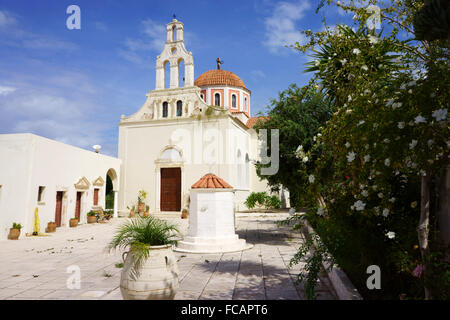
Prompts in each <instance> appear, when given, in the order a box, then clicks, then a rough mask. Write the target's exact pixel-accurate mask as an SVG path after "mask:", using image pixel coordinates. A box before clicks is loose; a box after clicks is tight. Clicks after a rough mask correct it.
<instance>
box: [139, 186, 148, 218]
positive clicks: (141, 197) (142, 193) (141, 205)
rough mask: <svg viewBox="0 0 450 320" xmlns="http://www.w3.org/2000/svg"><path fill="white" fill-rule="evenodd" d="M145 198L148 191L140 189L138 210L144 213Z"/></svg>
mask: <svg viewBox="0 0 450 320" xmlns="http://www.w3.org/2000/svg"><path fill="white" fill-rule="evenodd" d="M145 198H147V192H145V191H144V190H140V191H139V193H138V212H139V213H143V212H144V211H145V202H144V200H145Z"/></svg>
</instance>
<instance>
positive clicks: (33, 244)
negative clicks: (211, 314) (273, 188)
mask: <svg viewBox="0 0 450 320" xmlns="http://www.w3.org/2000/svg"><path fill="white" fill-rule="evenodd" d="M287 217H288V214H286V213H265V214H258V213H251V214H237V216H236V229H237V230H236V232H237V234H238V235H239V237H240V238H245V239H246V240H247V242H248V243H251V244H253V245H254V246H253V248H251V249H249V250H245V251H241V252H234V253H224V254H189V253H179V252H175V255H176V257H177V261H178V268H179V271H180V274H179V276H180V277H179V280H180V287H179V290H178V292H177V295H176V296H175V299H176V300H208V299H209V300H211V299H212V300H278V299H283V300H303V299H305V297H304V291H303V286H302V284H298V285H297V284H296V283H295V281H296V277H297V274H298V273H299V272H300V271H301V268H302V267H304V264H302V263H300V264H298V265H295V266H293V267H292V268H289V267H288V266H289V261H290V259H291V258H292V256H293V255H294V254H295V252H296V251H297V249H298V247H299V245H300V244H301V243H302V241H304V237H303V235H302V234H301V233H300V232H299V231H294V230H292V227H289V226H282V227H278V226H277V224H276V222H277V221H279V220H283V219H286V218H287ZM162 218H163V219H165V220H169V221H171V222H174V223H176V224H178V226H179V228H180V231H181V233H182V234H185V232H186V230H187V227H188V219H184V220H182V219H180V218H178V217H162ZM125 220H126V218H115V219H112V220H111V221H109V222H108V223H105V224H100V223H95V224H83V225H79V226H78V227H76V228H67V229H63V228H60V229H58V230H57V232H56V233H52V234H51V235H49V236H45V237H24V238H23V239H21V240H19V241H11V240H8V241H0V252H1V257H2V262H3V263H2V264H1V265H0V299H2V300H4V299H8V300H10V299H13V300H30V299H31V300H57V299H58V300H60V299H62V300H122V296H121V293H120V288H119V285H120V272H121V265H120V264H121V262H122V253H123V252H122V251H119V250H118V251H112V252H108V250H107V249H106V247H107V244H108V243H109V241H110V240H111V238H112V236H113V234H114V231H115V229H116V228H117V227H118V226H119V225H120V224H121V223H123V222H124V221H125ZM78 268H79V270H80V279H81V284H80V287H79V288H74V289H70V286H69V287H68V285H67V282H68V279H69V278H70V277H71V276H72V275H73V273H71V272H73V270H74V269H76V270H78ZM316 293H317V299H318V300H332V299H333V300H334V299H336V294H335V293H334V291H333V288H332V286H331V284H330V282H329V280H328V278H327V276H326V275H321V276H320V279H319V283H318V285H317V287H316Z"/></svg>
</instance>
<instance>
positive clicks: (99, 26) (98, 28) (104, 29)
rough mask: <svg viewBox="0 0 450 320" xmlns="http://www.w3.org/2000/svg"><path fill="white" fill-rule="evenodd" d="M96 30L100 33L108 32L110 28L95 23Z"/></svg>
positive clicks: (97, 22)
mask: <svg viewBox="0 0 450 320" xmlns="http://www.w3.org/2000/svg"><path fill="white" fill-rule="evenodd" d="M95 28H96V29H97V30H100V31H108V27H107V26H106V24H104V23H103V22H101V21H96V22H95Z"/></svg>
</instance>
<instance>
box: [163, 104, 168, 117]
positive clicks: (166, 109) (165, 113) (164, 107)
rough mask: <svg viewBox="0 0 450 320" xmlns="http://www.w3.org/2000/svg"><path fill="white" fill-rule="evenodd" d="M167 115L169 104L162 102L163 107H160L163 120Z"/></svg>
mask: <svg viewBox="0 0 450 320" xmlns="http://www.w3.org/2000/svg"><path fill="white" fill-rule="evenodd" d="M168 115H169V104H168V103H167V101H165V102H163V106H162V116H163V118H167V116H168Z"/></svg>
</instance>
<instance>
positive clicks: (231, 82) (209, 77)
mask: <svg viewBox="0 0 450 320" xmlns="http://www.w3.org/2000/svg"><path fill="white" fill-rule="evenodd" d="M194 84H195V85H196V86H197V87H206V86H214V85H225V86H231V87H239V88H244V89H246V88H245V85H244V82H243V81H242V80H241V78H239V77H238V76H237V75H235V74H234V73H233V72H231V71H227V70H222V69H215V70H209V71H206V72H204V73H202V74H201V75H199V76H198V78H197V79H196V80H195V82H194Z"/></svg>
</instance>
